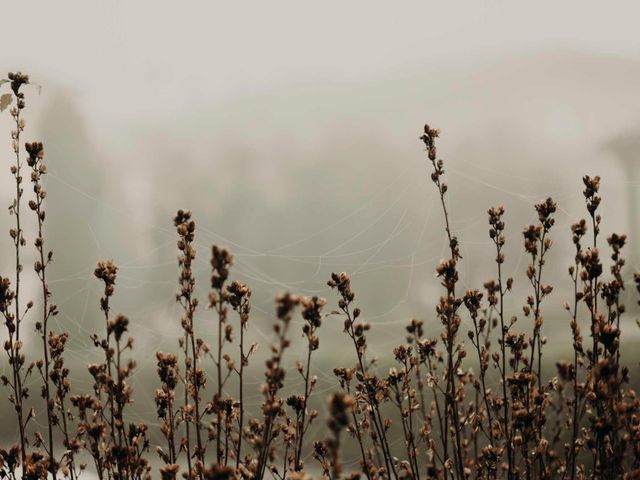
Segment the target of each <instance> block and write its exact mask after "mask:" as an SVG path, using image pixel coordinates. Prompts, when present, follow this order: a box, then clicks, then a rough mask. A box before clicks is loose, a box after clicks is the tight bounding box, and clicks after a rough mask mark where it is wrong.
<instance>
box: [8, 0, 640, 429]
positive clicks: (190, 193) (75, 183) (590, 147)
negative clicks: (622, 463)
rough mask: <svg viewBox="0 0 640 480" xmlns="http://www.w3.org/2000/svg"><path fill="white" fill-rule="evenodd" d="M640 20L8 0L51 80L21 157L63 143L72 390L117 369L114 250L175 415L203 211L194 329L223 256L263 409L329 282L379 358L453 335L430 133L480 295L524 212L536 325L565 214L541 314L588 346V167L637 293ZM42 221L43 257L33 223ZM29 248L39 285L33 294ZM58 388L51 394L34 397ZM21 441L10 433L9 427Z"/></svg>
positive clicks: (547, 13) (322, 372) (585, 7)
mask: <svg viewBox="0 0 640 480" xmlns="http://www.w3.org/2000/svg"><path fill="white" fill-rule="evenodd" d="M639 14H640V6H639V5H638V4H636V3H632V2H620V3H616V5H615V6H612V5H604V4H600V3H596V2H593V3H592V2H563V3H561V4H558V3H556V2H553V3H552V2H536V4H535V5H533V4H528V5H525V4H523V3H520V2H512V3H505V2H497V1H494V2H482V4H480V3H471V2H470V3H468V4H465V5H464V6H463V5H462V4H451V5H442V4H435V3H430V2H403V3H402V4H393V5H391V4H386V3H382V2H380V3H378V2H360V1H358V2H349V3H345V2H332V1H330V2H322V3H321V4H310V3H307V2H299V1H282V2H261V3H256V4H248V3H247V4H244V3H242V4H241V3H222V2H183V3H181V4H180V5H179V6H177V5H176V4H175V3H169V2H151V1H144V2H86V1H75V2H64V3H58V2H56V3H52V2H47V3H42V4H29V5H24V4H15V3H14V4H12V5H11V6H9V7H5V9H4V14H3V25H2V30H1V32H0V38H1V39H2V44H3V54H2V61H1V62H0V64H1V66H2V67H1V68H2V70H1V71H0V76H2V77H4V76H6V72H7V71H18V70H21V71H23V72H26V73H29V74H30V76H31V79H32V81H33V82H35V83H37V84H39V85H41V86H42V91H41V93H38V89H37V88H35V87H33V88H26V89H25V93H26V96H27V98H26V103H27V108H26V110H25V113H24V118H25V119H26V121H27V126H26V130H25V133H24V135H23V139H24V140H25V141H32V140H42V141H43V142H44V144H45V152H46V160H45V161H46V163H47V165H48V167H49V175H47V179H46V182H47V190H48V193H49V196H48V197H47V202H46V210H47V215H48V216H47V222H46V233H45V235H46V240H47V241H48V242H49V243H48V245H49V247H50V248H52V249H53V250H54V260H55V261H54V264H53V265H52V266H51V267H50V269H49V270H48V275H49V278H50V279H51V280H50V287H51V289H52V291H53V294H54V301H55V303H57V304H58V306H59V309H60V311H61V314H60V315H59V316H58V317H57V320H56V322H55V324H54V325H53V326H52V328H56V329H60V330H64V331H68V332H69V333H70V334H71V338H72V340H71V343H70V347H69V350H68V353H67V362H68V363H69V364H70V366H71V367H72V368H73V371H72V373H71V378H72V381H73V385H74V389H83V388H89V387H90V386H91V380H90V377H89V374H88V373H87V372H86V368H85V366H86V364H87V363H88V362H92V361H95V360H96V359H97V358H99V352H98V351H97V350H96V349H95V348H94V347H93V345H92V343H91V341H90V340H89V335H90V334H91V333H93V332H96V331H99V332H101V331H102V328H103V318H102V315H101V314H100V311H99V305H98V299H99V296H100V287H101V285H100V283H99V282H98V281H97V280H96V279H94V278H93V269H94V266H95V263H96V261H97V260H99V259H110V258H113V259H114V261H115V262H116V263H117V264H118V265H119V267H120V270H119V275H118V285H117V290H116V296H115V298H114V300H113V306H114V311H115V312H122V313H124V314H126V315H127V316H128V317H129V318H130V319H131V334H132V335H133V336H134V337H135V338H136V343H135V352H136V357H137V358H138V368H137V374H136V376H135V377H134V378H133V380H132V383H133V386H134V389H135V390H136V395H135V398H136V404H135V405H134V406H133V409H132V411H133V412H134V413H135V415H138V416H139V417H140V419H142V420H144V421H147V422H148V423H150V424H154V422H155V421H156V420H155V408H154V406H153V402H152V398H153V391H154V389H155V388H156V387H157V381H156V375H155V360H154V359H153V355H154V352H156V351H157V350H163V351H169V350H171V351H177V348H178V347H177V337H178V336H179V334H180V324H179V317H180V311H179V309H178V308H177V307H176V305H175V296H174V294H175V290H176V285H177V276H178V270H177V265H176V261H175V260H176V253H177V252H176V248H175V232H174V228H173V225H172V218H173V215H174V214H175V211H176V210H177V209H178V208H184V209H190V210H192V211H193V213H194V217H195V220H196V224H197V234H196V243H197V246H198V260H197V262H198V267H197V272H196V273H197V276H198V282H199V283H198V294H199V296H200V299H201V305H202V308H201V309H200V312H199V315H198V317H197V320H196V322H197V323H196V325H197V326H196V328H197V329H198V330H199V334H200V335H201V336H202V337H203V338H205V339H206V340H207V341H209V342H212V341H214V340H215V335H214V315H213V313H212V312H210V311H208V310H207V309H206V308H205V304H206V294H207V289H208V283H209V281H208V278H209V254H210V247H211V245H212V244H214V243H217V244H222V245H226V246H228V247H229V248H230V249H231V251H232V252H233V254H234V257H235V266H234V270H233V273H232V278H234V279H235V278H238V279H240V280H243V281H245V282H246V283H248V284H249V285H250V287H251V288H252V290H253V297H252V300H253V303H252V308H253V310H252V311H253V316H252V319H251V325H250V331H251V336H252V338H251V340H252V341H255V342H257V343H259V344H260V353H259V354H258V356H257V358H255V359H254V360H253V362H252V368H251V369H250V371H249V382H250V384H251V385H254V387H255V388H254V390H253V393H254V395H253V396H252V397H251V398H250V399H249V402H250V403H251V404H252V405H254V406H257V405H259V404H260V401H261V398H260V395H259V390H258V386H259V384H260V383H261V381H262V378H263V377H262V373H261V371H262V365H263V364H262V359H263V355H264V354H265V352H267V351H268V345H269V343H270V341H271V336H270V332H271V323H272V320H273V311H274V305H273V297H274V295H275V294H277V293H279V292H283V291H287V290H290V291H292V292H294V293H299V294H304V295H320V296H324V297H326V298H328V300H329V305H328V307H327V311H330V310H331V308H332V305H334V304H335V295H334V294H333V293H332V292H330V291H329V289H328V287H327V286H326V280H327V278H328V277H329V275H330V273H331V272H332V271H347V272H349V273H350V274H351V275H352V278H353V286H354V288H355V290H356V293H357V295H358V304H359V306H360V307H361V308H362V310H363V314H364V317H365V318H366V319H367V320H369V321H370V322H371V323H372V326H373V331H372V333H371V335H370V338H371V342H370V343H371V351H372V352H373V354H375V355H377V356H378V357H379V358H380V361H381V363H383V364H385V363H387V364H388V362H389V361H390V357H391V355H390V352H391V350H392V348H393V346H395V345H397V344H399V343H401V342H403V341H404V333H403V331H404V330H403V329H404V325H405V324H406V323H407V322H408V321H409V320H410V319H411V318H421V319H423V320H424V321H425V330H426V333H427V334H428V335H430V336H434V335H436V334H437V333H438V332H439V331H440V328H441V327H440V325H439V324H438V323H437V321H436V320H435V318H434V316H435V315H434V304H435V302H436V301H437V299H438V296H439V294H440V292H441V287H440V286H439V282H438V280H437V279H436V278H435V275H434V268H435V265H436V264H437V262H438V261H439V260H440V258H443V257H445V256H446V255H447V254H446V247H447V245H446V243H445V241H444V238H445V237H444V230H443V223H442V214H441V210H440V206H439V204H438V202H437V200H438V199H437V192H436V189H435V187H434V186H433V184H432V183H431V181H430V179H429V173H430V168H429V165H428V164H427V160H426V157H425V155H424V152H423V149H424V148H423V145H422V143H421V142H420V141H419V140H418V137H419V135H420V134H421V130H422V126H423V125H424V123H425V122H428V123H429V124H430V125H432V126H436V127H438V128H440V129H441V130H442V134H441V140H440V142H439V153H440V155H441V156H442V158H443V159H444V160H445V170H446V179H447V182H448V184H449V186H450V190H449V193H448V195H449V202H450V213H451V216H452V220H453V224H452V226H453V229H454V231H455V234H456V235H457V236H458V237H459V239H460V241H461V246H462V254H463V257H464V259H463V261H462V263H461V269H462V282H463V285H464V287H465V288H481V286H482V283H483V282H484V281H485V280H488V279H490V278H494V277H495V275H496V273H495V266H494V264H493V258H494V250H493V244H492V243H491V242H490V241H489V238H488V233H487V232H488V226H487V216H486V210H487V208H489V207H490V206H493V205H498V204H504V205H505V206H506V209H507V213H506V222H507V242H508V247H507V259H506V270H507V272H508V273H509V274H511V275H512V276H513V277H515V280H516V282H515V289H514V292H513V294H512V295H510V297H509V302H511V303H510V305H509V309H510V313H512V314H514V315H518V316H520V317H522V315H521V312H522V310H521V305H522V303H523V302H524V300H525V298H526V295H527V294H528V291H529V290H528V288H527V286H528V284H527V282H526V277H525V276H524V273H525V269H526V264H527V258H526V257H525V256H524V255H523V253H522V251H523V249H522V243H523V242H522V234H521V231H522V228H523V227H524V226H525V225H526V224H528V223H532V222H534V221H535V220H536V215H535V212H534V210H533V204H534V203H535V202H538V201H540V200H542V199H544V198H545V197H546V196H553V198H554V199H555V200H556V201H557V202H558V204H559V206H560V208H559V210H558V212H557V215H556V218H557V224H556V226H555V227H554V229H553V232H552V237H553V240H554V247H553V249H552V250H551V252H550V256H549V260H548V264H547V266H546V267H545V268H546V273H545V277H546V279H547V281H549V282H550V283H553V284H554V286H555V290H554V292H553V294H552V295H551V296H550V297H549V298H548V300H546V302H545V304H544V305H545V312H546V314H545V319H546V321H545V326H544V328H543V331H544V332H545V333H546V335H548V336H549V337H550V341H549V346H548V348H550V349H552V350H553V351H554V352H556V354H557V355H558V356H560V355H562V354H563V352H565V351H567V350H568V349H569V348H571V345H570V331H569V327H568V322H569V317H568V315H567V314H566V313H565V312H563V310H562V305H563V304H564V302H565V301H570V300H571V295H572V293H571V292H572V284H571V280H570V278H569V276H568V274H567V267H568V266H569V264H570V263H571V262H572V255H573V246H572V244H571V237H570V231H569V226H570V225H571V223H573V222H575V221H577V220H578V219H579V218H581V217H584V216H585V215H586V214H587V212H586V209H585V208H584V202H583V198H582V194H581V191H582V181H581V177H582V175H584V174H590V175H600V176H601V177H602V196H603V204H602V207H601V208H602V214H603V217H604V222H603V225H602V232H603V237H604V236H606V235H608V234H609V233H610V232H612V231H616V232H627V233H629V234H630V245H629V246H628V248H627V258H628V275H630V274H631V271H632V270H636V271H637V270H639V268H638V267H639V266H640V252H639V249H640V242H639V241H638V203H639V202H640V168H639V166H638V156H637V155H636V154H635V152H636V151H638V149H637V148H636V147H637V144H640V103H639V102H638V99H639V98H640V95H639V94H640V42H639V41H638V40H639V38H638V32H637V18H638V15H639ZM10 120H11V117H10V115H9V114H8V112H4V113H3V114H2V115H0V135H4V138H5V141H4V142H3V143H2V142H0V146H1V145H3V144H4V150H3V151H4V153H2V154H1V156H2V157H3V158H4V160H5V165H4V167H1V169H0V172H3V173H2V175H0V189H1V190H0V202H2V205H6V206H8V205H9V203H10V201H11V198H13V197H12V195H13V190H12V181H11V180H12V179H11V176H10V174H9V166H10V164H11V162H12V161H13V157H12V155H11V149H10V133H9V132H10V129H11V122H10ZM0 138H1V137H0ZM25 189H26V191H27V194H26V196H27V197H28V196H29V195H30V189H29V187H26V188H25ZM3 211H4V212H5V214H4V215H3V216H1V217H0V231H2V232H7V231H8V229H9V228H10V225H11V224H12V221H13V219H12V218H11V217H9V215H8V214H7V210H4V209H3ZM25 212H26V213H25V216H26V217H27V218H29V220H27V225H26V227H25V230H26V232H25V236H26V238H27V242H28V246H29V248H28V249H27V250H29V251H30V250H33V248H31V246H32V242H33V227H34V223H35V222H34V219H33V218H31V217H32V215H31V216H30V215H29V213H30V212H29V211H28V210H27V209H26V208H25ZM11 245H12V244H11V239H10V238H9V236H8V234H3V235H2V236H0V267H1V268H2V270H1V271H0V273H2V275H4V276H6V275H9V276H10V277H11V278H13V271H12V268H11V262H12V258H13V257H12V256H13V251H12V248H11ZM32 253H34V252H31V254H32ZM28 255H29V254H27V256H26V258H25V261H24V264H25V270H26V272H27V273H26V274H25V277H27V279H28V280H27V282H31V285H30V287H31V292H32V295H33V298H36V299H37V298H38V290H37V289H36V285H35V283H34V282H33V280H34V279H35V275H34V274H33V271H32V269H31V265H32V263H33V259H32V258H30V257H29V256H28ZM627 294H628V298H627V304H628V305H629V307H632V305H634V304H635V303H636V301H637V298H636V297H635V296H634V291H633V289H632V288H628V290H627ZM37 312H38V310H37V309H36V310H34V311H33V312H32V314H31V315H32V316H31V317H29V318H28V319H27V321H35V318H36V316H37V314H38V313H37ZM637 312H638V311H637V310H636V309H633V308H630V313H629V315H628V316H627V318H626V320H625V321H624V322H623V323H624V324H623V337H624V341H625V342H628V343H627V344H626V348H627V352H626V355H627V357H626V360H627V361H628V362H636V361H637V355H634V354H633V352H634V348H635V347H637V341H638V334H637V330H638V329H637V327H636V325H635V318H636V317H637V316H638V315H637ZM231 321H232V323H233V324H234V325H237V319H236V318H235V317H233V315H232V316H231ZM465 321H467V322H468V319H466V318H465ZM341 325H342V321H341V320H340V319H338V318H333V317H329V318H327V319H326V320H325V322H324V324H323V327H322V329H321V330H320V333H319V335H320V345H321V347H323V345H326V346H324V348H320V350H319V351H318V352H317V355H315V356H314V362H316V363H315V365H316V369H315V370H316V371H315V372H314V373H315V374H317V375H318V376H319V377H320V379H319V389H318V393H316V396H315V402H317V405H322V404H323V402H324V400H325V397H326V392H327V391H328V390H330V389H333V388H335V386H336V384H337V382H336V381H335V380H334V377H333V374H332V372H331V371H332V369H333V367H335V366H343V365H349V364H350V363H351V362H352V361H353V357H352V355H353V354H352V351H351V349H350V348H349V342H348V339H347V338H345V337H344V335H342V334H341ZM518 325H519V327H518V328H522V329H525V328H528V327H527V324H526V322H524V321H521V323H519V324H518ZM25 330H26V331H27V332H28V333H29V334H31V335H34V334H33V332H32V329H30V328H29V327H27V328H26V329H25ZM463 331H466V330H463ZM584 331H585V332H586V331H587V330H584ZM299 334H300V335H301V333H299V330H297V329H294V331H293V333H292V338H293V340H294V347H293V349H292V351H291V352H289V356H288V361H290V362H291V364H294V363H295V361H296V360H297V359H298V358H300V355H301V352H302V349H303V347H304V343H303V342H301V341H298V342H296V341H295V340H296V339H297V336H298V335H299ZM585 334H586V333H585ZM3 338H4V337H3ZM32 343H33V342H32ZM623 343H624V342H623ZM33 346H34V347H36V348H37V347H39V344H37V345H36V344H34V345H33ZM28 348H30V347H28ZM36 353H37V350H36V351H34V352H33V354H34V355H35V354H36ZM138 355H139V356H138ZM205 366H206V367H207V368H208V369H210V370H211V369H213V364H206V365H205ZM6 369H8V365H7V362H6V359H5V358H3V359H2V361H1V362H0V370H2V371H5V370H6ZM632 371H633V370H632ZM288 380H289V381H288V388H291V389H292V390H295V389H296V387H299V386H300V381H299V377H298V376H297V375H296V373H295V372H290V373H289V378H288ZM37 385H38V382H37V379H36V378H35V377H34V387H33V388H34V391H33V395H34V397H37V389H38V387H37ZM298 389H299V388H298ZM2 397H3V400H2V402H3V403H0V408H1V409H2V411H3V412H5V411H7V412H8V411H9V410H8V409H9V407H8V406H7V404H6V402H5V401H4V397H5V395H2ZM318 423H320V422H318ZM318 428H319V427H318ZM12 429H13V426H12V424H9V423H3V424H2V425H0V433H1V434H3V435H13V434H14V432H13V430H12ZM311 436H313V435H311Z"/></svg>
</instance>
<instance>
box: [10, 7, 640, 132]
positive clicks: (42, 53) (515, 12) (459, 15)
mask: <svg viewBox="0 0 640 480" xmlns="http://www.w3.org/2000/svg"><path fill="white" fill-rule="evenodd" d="M639 16H640V4H638V3H637V2H623V1H621V2H615V3H608V2H585V1H565V2H556V1H554V2H551V1H537V2H519V1H518V2H507V1H482V2H426V1H416V2H413V1H412V2H410V1H405V2H371V1H348V2H345V1H323V2H308V1H301V0H295V1H268V2H218V1H201V2H200V1H184V2H166V1H158V0H151V1H139V0H137V1H86V0H77V1H62V2H10V3H8V4H5V5H4V6H3V9H2V18H3V22H2V29H1V32H0V38H2V48H3V52H2V63H3V64H4V65H5V68H16V67H18V66H19V67H20V68H22V69H24V70H26V71H29V72H30V73H31V74H32V76H33V77H36V78H45V79H46V81H47V82H49V83H51V82H52V81H55V82H57V83H58V82H59V83H60V84H63V85H66V86H68V87H70V88H72V89H73V90H74V91H75V92H76V93H77V95H78V96H77V99H78V100H79V101H80V102H81V104H83V105H84V106H85V107H86V109H87V111H90V112H91V114H92V116H93V117H94V118H93V121H95V122H97V123H102V122H110V121H113V119H114V118H117V117H119V116H122V113H123V108H126V109H127V110H128V117H129V118H130V119H131V120H140V121H144V120H145V119H147V118H153V117H156V116H157V115H159V114H161V115H166V114H170V113H172V112H176V111H179V110H181V109H183V108H184V107H185V104H187V105H188V104H189V103H190V102H192V101H194V100H196V99H197V101H198V102H199V103H200V104H201V105H213V104H215V103H216V102H219V101H221V100H222V99H228V98H229V97H233V96H236V95H241V94H243V93H246V92H253V91H261V90H265V89H269V88H272V87H274V86H279V85H282V84H290V83H295V82H301V81H314V82H318V81H331V82H340V81H345V80H359V79H362V78H369V77H371V76H372V75H373V76H380V75H384V74H388V73H391V72H396V71H399V70H407V71H410V70H411V69H412V68H422V67H424V66H426V65H428V66H438V65H441V64H442V65H445V64H449V65H456V64H461V63H466V64H468V63H470V62H482V61H486V60H488V59H491V58H495V57H497V56H499V55H501V54H513V53H526V52H530V51H537V50H541V49H571V50H573V49H575V50H579V51H583V52H584V51H586V52H595V53H604V54H610V55H616V56H624V57H629V58H636V57H637V56H638V55H639V54H640V42H639V41H638V40H639V38H638V37H639V34H638V31H637V19H638V18H639Z"/></svg>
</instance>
